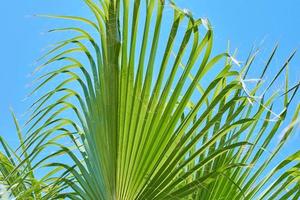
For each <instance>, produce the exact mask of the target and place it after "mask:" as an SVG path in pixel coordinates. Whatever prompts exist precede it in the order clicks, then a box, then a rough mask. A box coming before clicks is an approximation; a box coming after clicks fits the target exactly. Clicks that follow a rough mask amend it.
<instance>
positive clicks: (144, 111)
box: [1, 0, 300, 200]
mask: <svg viewBox="0 0 300 200" xmlns="http://www.w3.org/2000/svg"><path fill="white" fill-rule="evenodd" d="M84 2H85V4H86V5H87V7H88V8H89V9H90V11H91V13H92V14H93V15H94V19H87V18H84V17H78V16H52V15H42V16H44V17H51V18H60V19H65V20H71V21H76V22H78V24H80V25H78V26H76V27H75V26H71V27H64V28H57V29H53V30H50V32H70V33H72V34H70V35H71V36H70V38H68V39H66V40H64V41H61V42H59V43H58V44H57V45H56V46H55V47H54V48H53V49H52V50H50V51H49V52H48V53H47V54H46V55H45V56H43V57H42V58H41V60H45V61H44V63H43V64H42V65H41V66H39V67H38V68H37V72H39V71H41V70H42V69H44V70H47V71H46V72H45V73H44V74H43V75H41V76H40V77H39V78H38V79H37V81H39V83H38V84H37V87H36V88H35V89H34V90H33V92H32V94H33V95H34V94H38V95H39V96H40V97H38V98H37V100H36V102H34V103H33V105H32V107H31V116H30V118H29V120H28V122H27V124H26V126H27V134H26V135H27V136H26V138H25V139H23V138H22V136H21V137H19V138H20V148H19V149H17V152H16V153H15V152H14V151H13V152H14V153H15V154H16V158H15V160H14V159H13V158H11V156H10V154H9V152H11V151H6V158H5V159H3V160H2V159H1V174H2V178H1V182H2V183H5V184H6V185H8V190H9V191H12V195H13V196H14V197H16V198H17V199H30V198H31V199H85V200H133V199H136V200H146V199H147V200H156V199H157V200H161V199H289V198H290V199H295V200H296V199H299V197H300V182H299V177H300V176H299V175H300V171H299V165H300V163H299V158H300V151H298V152H296V153H294V154H293V155H291V156H289V157H287V158H286V159H285V160H283V161H282V162H280V163H278V164H277V165H276V166H275V167H274V166H273V165H272V161H274V159H275V158H276V155H277V154H278V153H279V152H280V150H281V149H282V147H283V146H284V144H285V142H286V141H287V140H288V138H289V136H290V135H291V134H292V132H293V130H294V128H295V125H296V124H297V123H298V122H299V121H298V115H299V110H300V106H298V107H297V108H296V110H294V114H293V117H288V118H287V119H286V117H287V116H288V113H290V112H289V110H288V108H289V106H290V105H291V103H292V100H293V99H294V97H295V95H296V93H297V90H298V88H299V84H297V85H295V86H292V87H290V86H289V85H288V76H286V84H285V91H284V92H283V94H279V93H277V92H276V93H270V92H269V90H270V88H271V87H272V85H273V84H274V83H275V81H276V80H277V79H278V77H279V76H280V74H282V73H283V72H284V71H287V66H288V64H289V62H290V60H291V59H292V58H293V56H294V54H295V53H292V55H291V56H290V57H289V58H288V59H287V61H286V62H285V63H284V64H283V66H282V68H281V69H280V70H279V72H278V73H277V74H276V76H275V77H274V79H272V80H271V82H270V83H269V84H268V85H267V86H266V85H265V84H263V81H261V80H262V79H263V77H264V76H265V74H266V73H267V70H268V67H269V66H270V64H271V61H272V59H273V57H274V55H275V53H276V51H277V47H276V48H275V49H274V50H273V51H272V53H271V56H270V58H269V60H268V62H267V64H266V66H265V67H264V68H263V70H262V73H261V76H260V77H259V79H258V80H257V82H256V84H255V86H254V87H253V88H252V89H249V88H248V86H247V82H248V81H251V80H248V78H247V74H248V71H249V70H250V68H251V64H252V62H253V60H254V59H255V56H256V53H255V52H254V53H253V54H250V56H249V58H248V60H247V62H246V63H245V64H244V65H242V66H240V63H239V62H237V61H236V59H234V57H233V55H230V54H229V52H228V51H225V53H221V54H217V55H213V54H214V53H213V50H212V49H213V30H212V29H211V26H210V24H209V22H208V20H207V19H201V18H200V19H195V18H194V17H193V16H192V14H191V13H190V12H189V11H187V10H185V9H183V10H182V9H180V8H178V7H177V6H176V5H175V3H174V2H168V3H167V2H165V1H164V0H151V1H150V0H146V1H139V0H132V1H130V0H123V1H118V0H100V1H92V0H84ZM170 10H171V12H172V13H171V14H170ZM171 17H172V19H171ZM73 34H75V35H73ZM165 34H167V36H166V37H163V36H164V35H165ZM237 65H238V66H237ZM52 68H54V70H53V69H52ZM252 81H253V80H252ZM54 84H55V86H54V87H53V88H52V89H51V90H50V91H49V92H43V90H46V89H45V88H47V87H49V86H51V87H52V86H53V85H54ZM41 93H42V94H43V95H40V94H41ZM275 101H276V102H275ZM278 101H280V103H281V105H282V112H280V113H279V114H278V113H276V112H275V111H274V109H273V107H274V105H275V103H276V105H278ZM287 120H288V121H287ZM287 122H288V125H286V124H287ZM283 125H286V126H283ZM280 130H282V131H281V132H280ZM278 134H281V138H280V141H279V142H278V143H277V144H276V145H275V148H274V150H269V149H271V147H274V140H276V139H277V138H278V137H277V136H278ZM19 135H22V134H19ZM275 142H276V141H275ZM3 144H4V143H3ZM4 146H6V145H4ZM18 152H19V155H18ZM49 152H51V153H49ZM1 157H5V155H4V154H3V155H2V154H1ZM9 160H10V161H9ZM4 163H10V164H9V166H8V165H4ZM7 168H9V169H10V170H9V171H7V172H5V170H6V169H7ZM271 168H272V169H271ZM270 169H271V170H270ZM40 171H41V172H40ZM45 171H46V172H45ZM41 173H42V174H45V173H46V175H45V176H43V177H42V178H35V177H38V176H35V175H34V174H41ZM14 176H17V177H19V178H16V179H12V177H14ZM26 180H29V181H26ZM32 180H34V182H32Z"/></svg>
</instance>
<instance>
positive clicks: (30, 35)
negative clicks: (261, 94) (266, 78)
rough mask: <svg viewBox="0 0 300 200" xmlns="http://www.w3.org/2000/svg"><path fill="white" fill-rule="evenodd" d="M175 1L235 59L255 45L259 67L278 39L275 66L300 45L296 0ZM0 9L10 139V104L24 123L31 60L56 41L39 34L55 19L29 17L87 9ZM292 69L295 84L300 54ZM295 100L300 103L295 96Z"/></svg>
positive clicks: (5, 129) (33, 5)
mask: <svg viewBox="0 0 300 200" xmlns="http://www.w3.org/2000/svg"><path fill="white" fill-rule="evenodd" d="M176 2H177V3H178V5H180V6H181V7H182V8H187V9H189V10H191V12H192V13H193V14H194V15H195V16H197V17H207V18H209V20H210V21H211V24H212V26H213V28H214V32H215V47H216V49H221V50H222V49H225V48H226V46H227V42H228V40H230V43H231V48H232V49H234V48H238V54H237V58H238V60H241V61H244V60H245V59H246V56H247V54H248V53H249V51H250V49H251V48H252V47H253V46H256V47H260V49H261V53H260V54H261V56H260V57H259V59H258V61H257V64H256V67H257V69H258V70H259V69H260V67H261V66H262V65H261V64H263V63H264V59H265V58H266V56H267V55H268V54H269V53H270V52H271V49H272V47H273V46H274V45H275V44H276V43H277V42H278V43H279V45H280V46H279V47H280V48H279V51H278V54H277V56H276V59H275V62H274V65H273V66H271V68H272V69H278V68H279V67H280V66H281V64H282V63H283V62H284V59H286V58H287V57H288V55H289V54H290V53H291V51H292V50H294V49H296V48H299V47H300V37H299V36H300V26H299V25H300V12H299V8H300V2H299V1H297V0H285V1H284V2H283V1H279V0H264V1H262V0H251V1H250V0H249V1H245V0H228V1H220V0H218V1H217V0H176ZM0 11H1V12H0V24H1V31H0V38H1V48H0V59H1V64H0V68H1V73H0V91H1V96H0V134H1V135H3V136H4V137H5V138H6V139H7V140H8V141H10V142H14V140H15V139H16V137H15V135H16V132H15V129H14V127H13V122H12V118H11V116H10V113H9V107H10V106H11V107H12V108H13V109H14V111H15V113H16V115H17V117H18V119H19V120H20V122H21V124H22V122H24V121H25V118H24V117H22V116H23V114H24V113H25V111H26V109H27V108H28V106H29V102H30V101H28V100H25V101H24V99H25V97H26V95H27V94H28V93H29V91H30V88H29V87H28V85H30V83H31V81H32V79H33V78H32V77H30V76H29V74H30V73H31V72H32V71H33V69H34V68H35V60H36V59H37V58H38V57H39V56H40V55H41V54H42V52H43V49H44V48H46V47H47V46H48V45H49V44H52V43H53V42H55V41H56V40H57V39H58V38H56V37H55V36H52V35H48V34H46V35H45V34H43V33H44V32H46V31H47V30H48V29H51V28H53V27H54V26H55V24H54V22H56V21H53V20H52V21H51V20H47V19H40V18H35V17H32V15H33V14H37V13H45V14H49V13H50V14H70V15H76V14H79V15H81V14H83V15H87V13H86V9H84V8H83V9H82V3H80V0H74V1H72V3H71V4H70V1H69V0H43V1H34V0H26V1H19V0H10V1H4V2H2V4H1V8H0ZM57 23H58V27H60V25H62V24H61V23H62V22H57ZM290 70H291V72H292V73H291V77H290V78H291V84H293V83H295V82H296V80H299V79H300V53H298V54H297V55H296V58H295V59H294V60H293V62H292V63H291V66H290ZM272 71H273V70H272ZM274 71H275V70H274ZM254 76H255V74H254ZM296 100H297V101H298V102H299V100H300V98H299V95H298V96H297V99H296ZM298 132H299V130H298ZM298 135H299V134H298ZM298 135H297V134H296V135H295V136H294V140H293V141H291V142H290V144H291V146H290V147H291V148H288V149H286V150H285V151H284V152H283V153H284V154H285V155H286V154H288V153H290V152H292V151H294V150H295V148H296V146H298V147H299V144H297V140H295V139H298V141H299V139H300V136H298ZM298 143H299V142H298ZM283 156H284V155H283Z"/></svg>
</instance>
